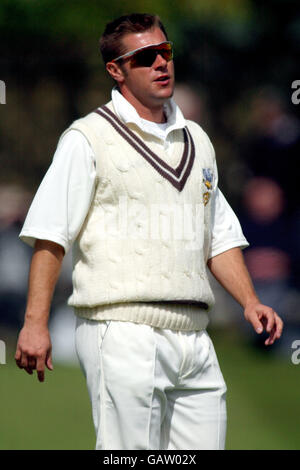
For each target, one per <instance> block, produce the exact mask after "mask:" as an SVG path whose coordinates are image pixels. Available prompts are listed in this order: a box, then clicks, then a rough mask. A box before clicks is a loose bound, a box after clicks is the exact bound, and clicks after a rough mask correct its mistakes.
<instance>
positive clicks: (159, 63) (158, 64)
mask: <svg viewBox="0 0 300 470" xmlns="http://www.w3.org/2000/svg"><path fill="white" fill-rule="evenodd" d="M167 63H168V62H167V61H166V59H164V58H163V56H162V55H160V54H157V56H156V58H155V61H154V62H153V65H152V67H154V68H155V69H157V68H159V67H166V65H167Z"/></svg>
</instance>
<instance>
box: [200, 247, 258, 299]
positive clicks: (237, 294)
mask: <svg viewBox="0 0 300 470" xmlns="http://www.w3.org/2000/svg"><path fill="white" fill-rule="evenodd" d="M207 265H208V267H209V269H210V271H211V272H212V274H213V275H214V277H215V278H216V279H217V280H218V281H219V282H220V284H221V285H222V286H223V287H224V288H225V289H226V290H227V291H228V292H229V293H230V294H231V295H232V297H233V298H234V299H235V300H236V301H237V302H239V304H240V305H241V306H242V307H244V308H245V307H246V306H247V305H249V304H250V303H251V302H259V300H258V298H257V295H256V293H255V290H254V287H253V284H252V281H251V278H250V275H249V273H248V269H247V267H246V265H245V262H244V257H243V254H242V251H241V249H240V248H232V249H231V250H228V251H225V252H224V253H221V254H220V255H217V256H215V257H213V258H211V259H210V260H209V261H208V263H207Z"/></svg>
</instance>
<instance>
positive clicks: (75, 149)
mask: <svg viewBox="0 0 300 470" xmlns="http://www.w3.org/2000/svg"><path fill="white" fill-rule="evenodd" d="M95 181H96V169H95V156H94V154H93V151H92V148H91V147H90V145H89V143H88V141H87V139H86V138H85V137H84V135H83V134H82V133H81V132H79V131H76V130H70V131H68V132H67V133H66V134H65V135H64V136H63V137H62V138H61V140H60V141H59V144H58V147H57V149H56V152H55V154H54V156H53V161H52V163H51V165H50V167H49V169H48V171H47V173H46V174H45V176H44V178H43V180H42V182H41V184H40V186H39V188H38V190H37V192H36V194H35V196H34V199H33V201H32V203H31V206H30V208H29V211H28V214H27V217H26V219H25V222H24V225H23V227H22V230H21V233H20V235H19V237H20V239H21V240H23V241H24V242H25V243H27V244H29V245H30V246H34V244H35V241H36V239H41V240H49V241H53V242H55V243H58V244H59V245H61V246H62V247H63V248H64V250H65V253H67V252H68V251H69V249H70V247H71V245H72V243H73V242H74V240H75V239H76V237H77V235H78V233H79V231H80V229H81V227H82V224H83V222H84V220H85V218H86V215H87V213H88V211H89V208H90V204H91V202H92V198H93V195H94V191H95Z"/></svg>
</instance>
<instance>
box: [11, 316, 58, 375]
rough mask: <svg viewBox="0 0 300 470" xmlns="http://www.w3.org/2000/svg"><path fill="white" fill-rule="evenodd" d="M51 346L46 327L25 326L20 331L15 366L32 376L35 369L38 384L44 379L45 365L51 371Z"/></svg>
mask: <svg viewBox="0 0 300 470" xmlns="http://www.w3.org/2000/svg"><path fill="white" fill-rule="evenodd" d="M51 351H52V345H51V339H50V334H49V330H48V328H47V326H41V325H30V326H29V325H26V324H24V326H23V328H22V329H21V331H20V334H19V338H18V343H17V349H16V354H15V360H16V364H17V366H18V367H20V369H25V370H26V372H27V373H28V374H30V375H32V371H33V370H35V369H36V371H37V377H38V380H39V381H40V382H44V379H45V365H46V366H47V368H48V369H49V370H53V365H52V357H51Z"/></svg>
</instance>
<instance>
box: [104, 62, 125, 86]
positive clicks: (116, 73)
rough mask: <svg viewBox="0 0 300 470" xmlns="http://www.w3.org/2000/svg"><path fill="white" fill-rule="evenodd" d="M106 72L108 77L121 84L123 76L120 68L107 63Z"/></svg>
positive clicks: (113, 63) (115, 64) (114, 64)
mask: <svg viewBox="0 0 300 470" xmlns="http://www.w3.org/2000/svg"><path fill="white" fill-rule="evenodd" d="M106 70H107V71H108V73H109V75H110V76H111V77H112V78H113V79H114V80H115V81H116V82H118V83H123V82H124V79H125V75H124V72H123V70H122V69H121V67H120V66H119V65H118V64H117V63H116V62H107V64H106Z"/></svg>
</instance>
